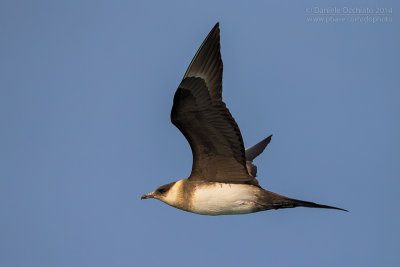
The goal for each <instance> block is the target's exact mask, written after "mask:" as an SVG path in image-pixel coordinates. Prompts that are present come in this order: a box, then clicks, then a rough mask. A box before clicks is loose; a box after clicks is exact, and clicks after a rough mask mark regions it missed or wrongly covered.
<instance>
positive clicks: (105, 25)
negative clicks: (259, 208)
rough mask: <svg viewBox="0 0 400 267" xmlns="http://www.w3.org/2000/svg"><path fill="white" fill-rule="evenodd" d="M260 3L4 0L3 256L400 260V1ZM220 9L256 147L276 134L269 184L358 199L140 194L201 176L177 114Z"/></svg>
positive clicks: (147, 262) (230, 75) (0, 35)
mask: <svg viewBox="0 0 400 267" xmlns="http://www.w3.org/2000/svg"><path fill="white" fill-rule="evenodd" d="M248 2H251V4H248V3H245V2H244V1H240V3H239V1H237V2H234V1H206V0H203V1H191V3H187V1H141V2H140V3H139V2H138V1H8V0H6V1H4V0H3V1H1V3H0V39H1V40H0V123H1V130H0V216H1V217H0V266H7V267H13V266H40V267H47V266H48V267H54V266H56V267H58V266H84V267H86V266H93V267H101V266H228V265H229V266H363V267H365V266H395V265H397V264H398V263H399V262H400V255H399V253H398V249H399V243H398V242H399V241H398V240H399V238H400V235H399V234H400V230H399V225H400V217H399V214H398V211H399V207H398V205H399V193H400V164H399V163H400V162H399V159H400V123H399V117H400V86H399V85H400V81H399V80H400V75H399V70H400V67H399V62H400V53H399V52H400V51H399V47H400V37H399V7H400V5H399V3H398V1H379V2H378V1H352V2H351V4H350V3H349V1H308V0H306V1H277V0H276V1H275V0H274V1H248ZM315 6H317V7H321V8H329V7H337V8H343V7H359V8H366V7H369V8H374V9H375V8H376V7H384V8H393V14H390V17H391V18H392V21H389V22H376V23H372V22H351V21H344V22H335V23H324V22H307V18H308V17H310V16H309V15H310V14H309V13H307V12H309V11H307V8H310V7H311V8H313V7H315ZM311 15H312V14H311ZM323 16H327V15H321V16H320V17H323ZM311 17H312V16H311ZM337 17H339V18H346V19H347V18H350V19H351V18H354V16H353V15H338V16H337ZM217 21H219V22H220V23H221V25H220V27H221V43H222V58H223V62H224V67H225V68H224V80H223V88H224V92H223V97H224V100H225V102H226V103H227V105H228V107H229V109H230V111H231V113H232V115H233V116H234V117H235V119H236V121H237V123H238V124H239V126H240V128H241V131H242V135H243V138H244V141H245V144H246V146H250V145H253V144H254V143H256V142H258V141H260V140H261V139H262V138H264V137H266V136H268V135H269V134H271V133H272V134H274V136H273V139H272V142H271V144H270V145H269V147H268V148H267V150H266V151H265V152H264V153H263V154H262V156H260V157H259V158H258V159H257V161H256V164H257V165H258V169H259V173H258V174H259V181H260V184H261V185H262V186H263V187H264V188H266V189H269V190H271V191H274V192H277V193H281V194H284V195H287V196H290V197H294V198H298V199H303V200H308V201H314V202H318V203H322V204H327V205H334V206H338V207H342V208H345V209H349V210H350V212H349V213H345V212H340V211H334V210H322V209H306V208H296V209H286V210H279V211H268V212H261V213H256V214H250V215H239V216H219V217H208V216H200V215H196V214H190V213H186V212H183V211H180V210H177V209H173V208H171V207H169V206H167V205H165V204H163V203H162V202H159V201H155V200H154V201H153V200H147V201H141V200H140V196H141V195H142V194H144V193H147V192H149V191H152V190H154V189H155V188H156V187H157V186H159V185H162V184H166V183H169V182H171V181H175V180H178V179H182V178H185V177H187V176H188V175H189V172H190V169H191V152H190V148H189V145H188V144H187V143H186V140H185V139H184V137H183V136H182V135H181V133H180V132H179V131H178V130H177V129H176V128H175V127H174V126H173V125H172V124H171V123H170V119H169V114H170V109H171V106H172V98H173V94H174V92H175V89H176V88H177V86H178V84H179V82H180V80H181V78H182V76H183V74H184V73H185V71H186V68H187V66H188V64H189V63H190V60H191V59H192V57H193V55H194V53H195V52H196V50H197V49H198V47H199V45H200V44H201V42H202V41H203V39H204V38H205V36H206V35H207V33H208V32H209V30H210V29H211V28H212V27H213V26H214V24H215V23H216V22H217Z"/></svg>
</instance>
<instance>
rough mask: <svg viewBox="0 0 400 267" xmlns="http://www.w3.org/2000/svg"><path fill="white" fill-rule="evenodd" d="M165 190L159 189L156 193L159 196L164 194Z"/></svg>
mask: <svg viewBox="0 0 400 267" xmlns="http://www.w3.org/2000/svg"><path fill="white" fill-rule="evenodd" d="M166 191H167V190H165V189H164V188H160V189H158V193H160V194H164V193H165V192H166Z"/></svg>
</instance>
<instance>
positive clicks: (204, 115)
mask: <svg viewBox="0 0 400 267" xmlns="http://www.w3.org/2000/svg"><path fill="white" fill-rule="evenodd" d="M219 40H220V38H219V24H218V23H217V24H216V25H215V26H214V28H213V29H212V30H211V32H210V33H209V34H208V36H207V38H206V39H205V40H204V42H203V44H202V45H201V47H200V48H199V50H198V51H197V53H196V55H195V56H194V58H193V60H192V62H191V63H190V65H189V68H188V70H187V71H186V73H185V75H184V77H183V79H182V82H181V83H180V85H179V87H178V89H177V91H176V93H175V96H174V105H173V107H172V111H171V121H172V123H173V124H174V125H175V126H176V127H177V128H178V129H179V130H180V131H181V132H182V133H183V135H184V136H185V137H186V139H187V140H188V142H189V144H190V147H191V149H192V153H193V166H192V173H191V175H190V177H189V179H191V180H202V181H210V182H211V181H212V182H225V183H246V184H254V185H258V182H257V180H256V179H255V178H253V177H251V176H250V175H248V173H247V170H246V160H245V150H244V146H243V139H242V135H241V134H240V130H239V127H238V126H237V124H236V122H235V120H234V119H233V117H232V115H231V114H230V112H229V110H228V109H227V108H226V105H225V103H224V102H223V101H222V60H221V53H220V44H219Z"/></svg>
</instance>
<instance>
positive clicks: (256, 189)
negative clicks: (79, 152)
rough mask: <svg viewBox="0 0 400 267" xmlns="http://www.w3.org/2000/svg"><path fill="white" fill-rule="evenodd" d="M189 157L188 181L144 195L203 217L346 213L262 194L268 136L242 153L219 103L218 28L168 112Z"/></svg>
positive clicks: (236, 132) (239, 139)
mask: <svg viewBox="0 0 400 267" xmlns="http://www.w3.org/2000/svg"><path fill="white" fill-rule="evenodd" d="M171 121H172V123H173V124H174V125H175V126H176V127H177V128H178V129H179V130H180V131H181V132H182V134H183V135H184V136H185V138H186V139H187V141H188V142H189V144H190V148H191V149H192V154H193V164H192V172H191V174H190V176H189V177H188V178H186V179H182V180H179V181H176V182H173V183H169V184H166V185H163V186H160V187H159V188H157V189H156V190H155V191H153V192H151V193H148V194H145V195H143V196H142V197H141V198H142V199H148V198H155V199H158V200H161V201H163V202H165V203H166V204H168V205H170V206H173V207H175V208H178V209H181V210H184V211H188V212H193V213H197V214H202V215H229V214H246V213H253V212H259V211H264V210H270V209H283V208H295V207H309V208H325V209H337V210H343V211H347V210H345V209H341V208H337V207H332V206H327V205H321V204H316V203H313V202H308V201H302V200H297V199H293V198H289V197H286V196H282V195H279V194H276V193H273V192H270V191H267V190H265V189H263V188H262V187H261V186H260V185H259V183H258V181H257V179H256V176H257V167H256V166H255V165H254V164H253V163H252V161H253V159H254V158H255V157H257V156H258V155H259V154H260V153H262V152H263V150H264V149H265V147H266V146H267V145H268V143H269V142H270V141H271V137H272V135H270V136H269V137H267V138H266V139H264V140H262V141H261V142H259V143H258V144H256V145H254V146H252V147H250V148H248V149H247V150H245V149H244V145H243V139H242V135H241V133H240V130H239V127H238V125H237V124H236V122H235V120H234V119H233V117H232V115H231V113H230V112H229V110H228V108H227V107H226V105H225V103H224V102H223V101H222V60H221V52H220V30H219V23H217V24H216V25H215V26H214V28H213V29H212V30H211V32H210V33H209V34H208V36H207V37H206V39H205V40H204V41H203V43H202V45H201V46H200V48H199V50H198V51H197V53H196V55H195V56H194V58H193V59H192V61H191V63H190V65H189V67H188V69H187V71H186V73H185V75H184V76H183V79H182V81H181V83H180V84H179V86H178V89H177V90H176V92H175V96H174V103H173V106H172V111H171Z"/></svg>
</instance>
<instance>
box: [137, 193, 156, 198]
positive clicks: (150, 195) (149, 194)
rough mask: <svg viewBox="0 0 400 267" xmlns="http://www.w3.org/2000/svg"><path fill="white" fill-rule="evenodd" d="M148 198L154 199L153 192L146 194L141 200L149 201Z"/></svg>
mask: <svg viewBox="0 0 400 267" xmlns="http://www.w3.org/2000/svg"><path fill="white" fill-rule="evenodd" d="M148 198H154V194H153V192H151V193H148V194H144V195H143V196H142V197H141V198H140V199H148Z"/></svg>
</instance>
